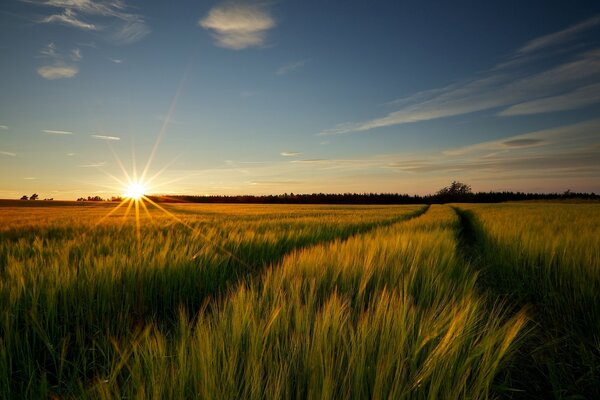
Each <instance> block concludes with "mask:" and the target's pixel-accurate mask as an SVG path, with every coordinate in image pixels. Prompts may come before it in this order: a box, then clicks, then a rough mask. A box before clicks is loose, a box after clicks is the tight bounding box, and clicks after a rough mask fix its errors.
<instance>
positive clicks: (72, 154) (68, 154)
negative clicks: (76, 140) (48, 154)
mask: <svg viewBox="0 0 600 400" xmlns="http://www.w3.org/2000/svg"><path fill="white" fill-rule="evenodd" d="M66 155H67V156H69V157H71V156H74V155H75V153H67V154H66Z"/></svg>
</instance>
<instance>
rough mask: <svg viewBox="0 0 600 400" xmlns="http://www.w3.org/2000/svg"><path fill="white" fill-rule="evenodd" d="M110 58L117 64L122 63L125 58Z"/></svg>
mask: <svg viewBox="0 0 600 400" xmlns="http://www.w3.org/2000/svg"><path fill="white" fill-rule="evenodd" d="M109 60H110V61H111V62H113V63H115V64H122V63H123V60H122V59H120V58H109Z"/></svg>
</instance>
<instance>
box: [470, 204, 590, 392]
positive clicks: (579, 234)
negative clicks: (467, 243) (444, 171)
mask: <svg viewBox="0 0 600 400" xmlns="http://www.w3.org/2000/svg"><path fill="white" fill-rule="evenodd" d="M459 210H461V211H462V213H463V215H464V216H465V217H466V218H467V219H468V220H469V222H470V224H471V225H472V226H471V228H472V229H473V234H474V239H475V242H476V243H475V244H476V246H477V250H478V256H479V257H480V261H481V262H480V264H481V265H482V266H483V269H482V274H483V277H482V278H483V279H482V280H483V282H484V285H485V286H486V287H489V288H492V289H493V290H494V291H495V292H496V293H497V294H498V295H501V296H505V297H508V298H509V299H510V301H511V302H512V303H514V304H530V305H532V306H533V309H532V317H533V319H534V321H535V322H536V332H535V335H533V336H532V338H531V341H530V343H531V345H532V347H533V348H532V349H530V351H528V352H525V354H524V360H523V362H525V363H527V364H528V365H527V368H529V369H530V370H531V371H530V372H529V374H527V375H525V376H522V378H521V379H523V378H525V382H524V383H522V385H523V386H525V385H526V386H527V387H528V389H529V390H531V391H534V390H535V391H538V392H539V393H540V397H546V396H552V397H556V398H564V397H568V396H573V395H578V396H581V397H582V398H600V205H599V204H597V203H591V204H585V203H584V204H565V205H557V204H544V203H531V204H528V203H521V204H519V203H514V204H501V205H469V206H465V205H461V206H460V207H459ZM517 373H518V374H520V375H523V369H522V368H521V369H520V370H519V371H517ZM532 375H533V376H532ZM536 380H537V381H536Z"/></svg>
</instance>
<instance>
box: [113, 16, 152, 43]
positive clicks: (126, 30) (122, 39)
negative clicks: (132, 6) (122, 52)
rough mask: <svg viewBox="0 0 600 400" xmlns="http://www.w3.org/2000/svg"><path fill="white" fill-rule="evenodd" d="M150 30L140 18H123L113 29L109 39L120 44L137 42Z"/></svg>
mask: <svg viewBox="0 0 600 400" xmlns="http://www.w3.org/2000/svg"><path fill="white" fill-rule="evenodd" d="M150 32H151V30H150V27H149V26H148V25H147V24H146V22H144V20H143V19H141V18H136V19H132V20H124V21H123V22H122V23H120V24H119V26H118V27H117V28H116V29H115V32H114V33H113V34H112V35H111V39H112V40H114V41H115V42H117V43H120V44H131V43H135V42H139V41H140V40H142V39H143V38H145V37H146V36H147V35H148V34H149V33H150Z"/></svg>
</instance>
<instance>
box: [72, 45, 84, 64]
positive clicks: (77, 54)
mask: <svg viewBox="0 0 600 400" xmlns="http://www.w3.org/2000/svg"><path fill="white" fill-rule="evenodd" d="M82 58H83V56H82V55H81V50H80V49H78V48H75V49H73V50H71V60H73V61H81V59H82Z"/></svg>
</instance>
